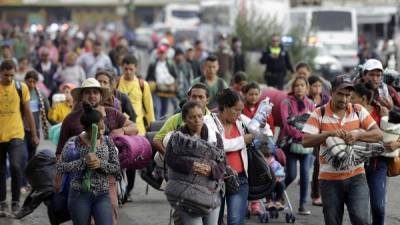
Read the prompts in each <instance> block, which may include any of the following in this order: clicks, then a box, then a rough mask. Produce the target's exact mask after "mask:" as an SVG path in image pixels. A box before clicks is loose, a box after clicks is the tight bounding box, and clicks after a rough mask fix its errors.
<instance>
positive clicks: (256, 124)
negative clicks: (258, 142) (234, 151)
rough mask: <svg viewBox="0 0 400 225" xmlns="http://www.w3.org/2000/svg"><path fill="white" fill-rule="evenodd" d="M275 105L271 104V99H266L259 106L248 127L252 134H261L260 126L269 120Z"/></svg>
mask: <svg viewBox="0 0 400 225" xmlns="http://www.w3.org/2000/svg"><path fill="white" fill-rule="evenodd" d="M273 106H274V105H273V104H272V103H270V102H269V98H268V97H266V98H265V99H264V100H262V101H261V102H260V104H259V105H258V109H257V112H256V114H255V115H254V117H253V119H252V120H251V121H250V123H249V125H248V129H249V132H250V133H252V134H258V133H260V126H261V124H262V123H264V122H265V121H266V120H267V117H268V115H269V114H271V111H272V107H273Z"/></svg>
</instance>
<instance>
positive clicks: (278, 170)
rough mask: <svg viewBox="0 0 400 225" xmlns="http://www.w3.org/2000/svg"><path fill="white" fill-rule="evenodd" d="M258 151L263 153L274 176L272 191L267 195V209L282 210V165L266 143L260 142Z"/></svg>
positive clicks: (283, 173) (283, 176) (283, 189)
mask: <svg viewBox="0 0 400 225" xmlns="http://www.w3.org/2000/svg"><path fill="white" fill-rule="evenodd" d="M260 151H261V152H262V154H263V155H264V158H265V161H266V162H267V164H268V166H269V167H270V168H271V169H272V171H273V172H274V174H275V177H276V183H275V186H274V189H273V191H272V193H271V194H270V195H269V196H267V206H266V207H267V210H268V211H271V210H283V209H284V205H283V202H284V201H283V192H284V191H285V183H284V181H285V170H284V168H283V166H282V165H281V164H280V163H279V162H278V161H277V160H275V158H274V156H273V154H272V150H271V148H270V147H269V145H268V143H262V144H261V146H260Z"/></svg>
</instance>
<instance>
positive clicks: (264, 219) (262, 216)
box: [258, 212, 269, 223]
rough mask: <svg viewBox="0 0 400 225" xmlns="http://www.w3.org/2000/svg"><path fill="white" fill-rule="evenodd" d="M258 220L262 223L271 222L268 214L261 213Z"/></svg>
mask: <svg viewBox="0 0 400 225" xmlns="http://www.w3.org/2000/svg"><path fill="white" fill-rule="evenodd" d="M258 220H259V222H260V223H268V221H269V217H268V213H266V212H264V213H260V215H258Z"/></svg>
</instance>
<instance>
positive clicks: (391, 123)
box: [381, 111, 400, 158]
mask: <svg viewBox="0 0 400 225" xmlns="http://www.w3.org/2000/svg"><path fill="white" fill-rule="evenodd" d="M381 129H382V130H383V142H384V143H388V142H393V141H399V140H400V112H398V111H390V112H389V116H384V117H382V119H381ZM382 155H383V156H386V157H392V158H394V157H399V156H400V149H396V150H394V151H392V152H384V153H383V154H382Z"/></svg>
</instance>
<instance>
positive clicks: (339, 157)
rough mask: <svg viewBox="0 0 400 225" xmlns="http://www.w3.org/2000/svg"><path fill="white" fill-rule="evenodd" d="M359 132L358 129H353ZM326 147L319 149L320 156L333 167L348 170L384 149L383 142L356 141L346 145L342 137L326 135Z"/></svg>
mask: <svg viewBox="0 0 400 225" xmlns="http://www.w3.org/2000/svg"><path fill="white" fill-rule="evenodd" d="M355 132H360V130H358V131H355ZM326 145H327V146H328V148H327V149H325V150H324V151H321V156H322V157H324V159H325V160H326V161H327V162H328V163H329V164H330V165H332V166H333V167H335V168H337V169H339V170H348V169H350V168H351V167H354V166H357V165H359V164H361V163H363V162H365V161H366V160H367V159H368V158H370V157H374V156H378V155H380V154H381V153H383V152H384V151H385V148H384V146H383V143H381V142H380V143H368V142H362V141H356V142H354V143H353V144H351V145H347V144H346V143H345V142H344V140H343V139H341V138H338V137H328V138H327V139H326Z"/></svg>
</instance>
